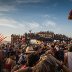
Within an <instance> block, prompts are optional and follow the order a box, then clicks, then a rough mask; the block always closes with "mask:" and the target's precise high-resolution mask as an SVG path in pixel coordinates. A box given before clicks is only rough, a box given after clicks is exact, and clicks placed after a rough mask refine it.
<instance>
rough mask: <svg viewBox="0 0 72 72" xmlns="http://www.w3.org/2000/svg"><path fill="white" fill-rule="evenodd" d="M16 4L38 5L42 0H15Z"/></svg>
mask: <svg viewBox="0 0 72 72" xmlns="http://www.w3.org/2000/svg"><path fill="white" fill-rule="evenodd" d="M16 2H18V3H39V2H42V0H16Z"/></svg>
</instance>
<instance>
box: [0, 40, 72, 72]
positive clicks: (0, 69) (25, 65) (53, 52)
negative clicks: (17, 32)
mask: <svg viewBox="0 0 72 72" xmlns="http://www.w3.org/2000/svg"><path fill="white" fill-rule="evenodd" d="M71 59H72V42H71V41H70V42H65V41H54V42H42V43H41V44H17V43H15V44H11V43H7V44H1V45H0V72H72V60H71Z"/></svg>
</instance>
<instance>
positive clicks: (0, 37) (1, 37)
mask: <svg viewBox="0 0 72 72" xmlns="http://www.w3.org/2000/svg"><path fill="white" fill-rule="evenodd" d="M5 38H6V37H4V36H3V35H2V34H0V43H1V42H2V41H3V40H4V39H5Z"/></svg>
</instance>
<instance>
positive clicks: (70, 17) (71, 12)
mask: <svg viewBox="0 0 72 72" xmlns="http://www.w3.org/2000/svg"><path fill="white" fill-rule="evenodd" d="M68 19H69V20H72V10H71V11H70V13H69V16H68Z"/></svg>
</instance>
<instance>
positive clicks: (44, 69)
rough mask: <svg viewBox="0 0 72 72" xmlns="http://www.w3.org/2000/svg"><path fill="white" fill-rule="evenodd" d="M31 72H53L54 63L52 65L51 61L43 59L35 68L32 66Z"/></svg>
mask: <svg viewBox="0 0 72 72" xmlns="http://www.w3.org/2000/svg"><path fill="white" fill-rule="evenodd" d="M33 72H55V63H52V60H49V59H46V58H45V59H44V58H43V59H42V60H41V61H40V62H39V63H38V64H37V65H36V66H34V68H33Z"/></svg>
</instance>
